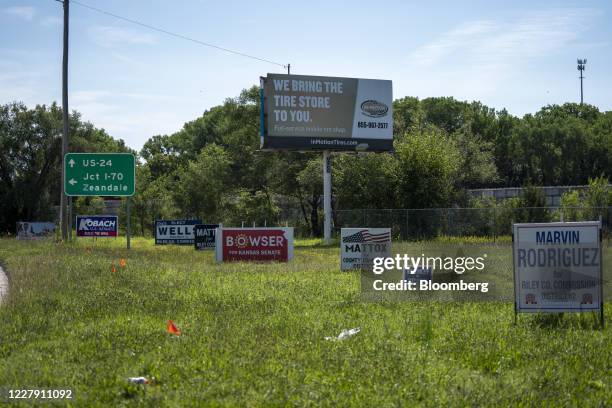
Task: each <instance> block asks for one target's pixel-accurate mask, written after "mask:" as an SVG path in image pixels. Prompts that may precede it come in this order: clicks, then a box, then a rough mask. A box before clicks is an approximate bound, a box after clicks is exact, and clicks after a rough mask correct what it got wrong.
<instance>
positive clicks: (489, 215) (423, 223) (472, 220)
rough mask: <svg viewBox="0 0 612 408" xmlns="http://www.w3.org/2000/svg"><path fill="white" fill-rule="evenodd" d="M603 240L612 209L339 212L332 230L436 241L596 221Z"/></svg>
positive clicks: (367, 210) (610, 225) (494, 235)
mask: <svg viewBox="0 0 612 408" xmlns="http://www.w3.org/2000/svg"><path fill="white" fill-rule="evenodd" d="M600 219H601V221H602V224H603V233H604V237H606V238H608V237H609V236H610V231H611V227H612V207H595V208H585V207H571V208H568V207H563V208H561V207H521V208H430V209H388V210H376V209H359V210H338V211H336V212H335V214H334V222H335V225H334V227H335V229H336V231H337V232H339V230H340V228H348V227H384V228H391V231H392V234H393V236H394V238H396V239H400V240H422V239H432V238H438V237H467V236H477V237H487V238H490V239H492V240H496V239H498V238H499V237H503V236H510V234H511V233H512V224H513V223H517V222H554V221H597V220H600Z"/></svg>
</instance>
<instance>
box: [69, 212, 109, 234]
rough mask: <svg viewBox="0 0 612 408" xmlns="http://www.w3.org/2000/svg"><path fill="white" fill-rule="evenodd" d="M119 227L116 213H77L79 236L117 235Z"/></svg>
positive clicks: (77, 231) (77, 232)
mask: <svg viewBox="0 0 612 408" xmlns="http://www.w3.org/2000/svg"><path fill="white" fill-rule="evenodd" d="M118 229H119V219H118V217H117V216H116V215H77V219H76V235H77V237H116V236H117V230H118Z"/></svg>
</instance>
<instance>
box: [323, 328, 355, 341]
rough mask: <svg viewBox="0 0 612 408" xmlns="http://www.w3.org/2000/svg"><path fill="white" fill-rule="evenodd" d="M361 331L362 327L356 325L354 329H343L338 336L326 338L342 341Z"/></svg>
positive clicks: (327, 338) (326, 338)
mask: <svg viewBox="0 0 612 408" xmlns="http://www.w3.org/2000/svg"><path fill="white" fill-rule="evenodd" d="M360 331H361V327H355V328H354V329H348V330H342V331H341V332H340V334H339V335H338V337H325V340H330V341H341V340H346V339H348V338H349V337H352V336H354V335H356V334H357V333H359V332H360Z"/></svg>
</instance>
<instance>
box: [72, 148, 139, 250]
mask: <svg viewBox="0 0 612 408" xmlns="http://www.w3.org/2000/svg"><path fill="white" fill-rule="evenodd" d="M64 190H65V192H66V195H67V196H112V197H127V203H126V205H127V223H126V224H127V231H126V237H127V249H130V236H131V225H130V215H131V214H130V197H131V196H133V195H134V193H135V191H136V159H135V158H134V155H133V154H131V153H66V155H64Z"/></svg>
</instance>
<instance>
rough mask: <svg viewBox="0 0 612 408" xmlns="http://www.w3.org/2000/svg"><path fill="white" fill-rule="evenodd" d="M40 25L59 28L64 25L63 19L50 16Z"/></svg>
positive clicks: (41, 21)
mask: <svg viewBox="0 0 612 408" xmlns="http://www.w3.org/2000/svg"><path fill="white" fill-rule="evenodd" d="M40 25H41V26H43V27H58V26H60V25H62V19H61V18H59V17H56V16H48V17H45V18H43V19H42V20H40Z"/></svg>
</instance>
